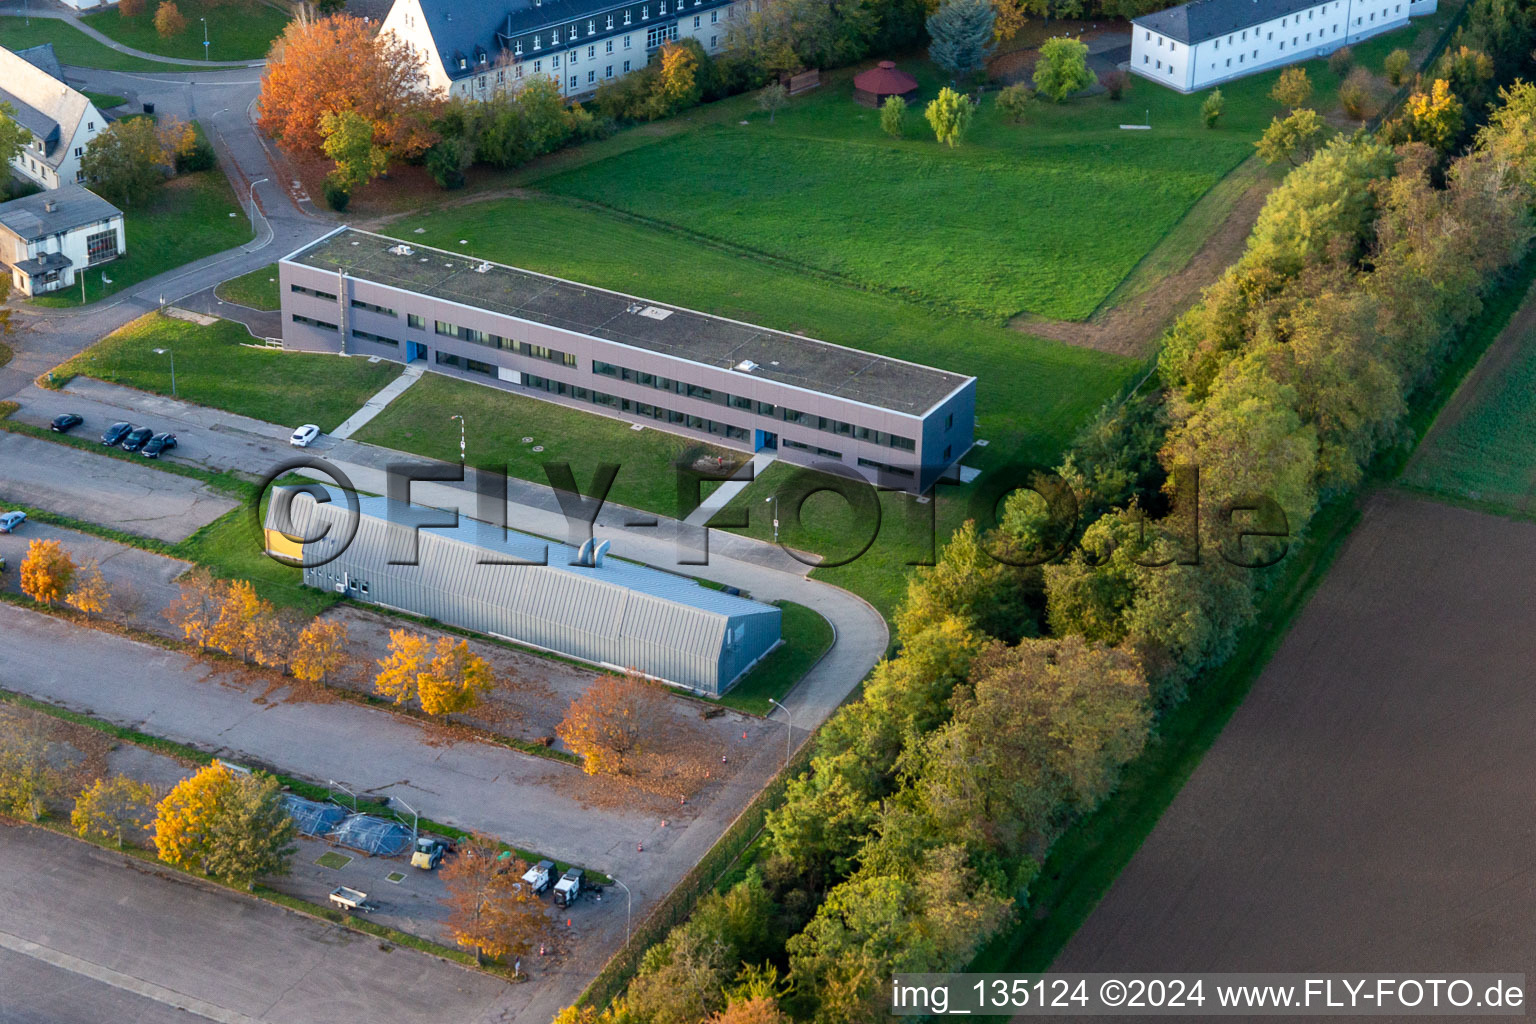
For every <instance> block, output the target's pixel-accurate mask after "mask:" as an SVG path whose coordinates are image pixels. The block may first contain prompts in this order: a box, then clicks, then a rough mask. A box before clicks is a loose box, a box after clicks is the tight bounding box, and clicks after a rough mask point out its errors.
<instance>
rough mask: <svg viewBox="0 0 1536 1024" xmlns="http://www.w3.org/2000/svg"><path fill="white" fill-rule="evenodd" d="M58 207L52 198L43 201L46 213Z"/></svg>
mask: <svg viewBox="0 0 1536 1024" xmlns="http://www.w3.org/2000/svg"><path fill="white" fill-rule="evenodd" d="M58 208H59V204H58V203H57V202H55V201H54V200H52V199H49V200H48V201H47V202H45V203H43V209H44V210H45V211H47V212H48V213H53V212H54V211H55V210H57V209H58Z"/></svg>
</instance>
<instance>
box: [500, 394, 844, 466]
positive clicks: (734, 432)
mask: <svg viewBox="0 0 1536 1024" xmlns="http://www.w3.org/2000/svg"><path fill="white" fill-rule="evenodd" d="M523 383H524V384H526V385H527V386H528V387H530V388H534V389H536V390H539V391H548V392H549V393H550V394H554V395H566V396H569V397H571V398H575V399H577V400H579V401H583V402H591V403H592V404H593V405H601V406H606V407H607V408H609V409H614V410H617V411H619V412H622V413H628V414H629V415H631V416H645V417H649V418H651V419H654V420H665V421H666V422H668V423H673V424H677V425H679V426H684V427H688V428H689V429H690V430H702V431H704V432H706V433H710V434H714V435H716V436H718V437H724V438H728V439H730V440H732V441H741V442H746V441H749V440H751V438H752V435H751V433H750V432H748V431H747V430H745V429H743V428H741V427H736V426H732V425H731V424H729V423H721V422H720V421H718V420H712V419H709V418H708V417H705V416H695V415H692V414H689V413H681V412H677V411H676V410H674V409H668V408H665V407H664V406H659V405H651V404H650V403H648V402H632V401H630V400H629V399H627V398H620V397H618V396H617V395H610V394H607V393H606V392H602V391H594V390H593V389H591V388H583V387H577V386H576V385H574V384H567V383H565V382H564V381H560V380H550V379H549V378H548V377H538V376H535V375H533V374H524V375H523ZM836 457H837V458H842V456H840V455H839V456H836Z"/></svg>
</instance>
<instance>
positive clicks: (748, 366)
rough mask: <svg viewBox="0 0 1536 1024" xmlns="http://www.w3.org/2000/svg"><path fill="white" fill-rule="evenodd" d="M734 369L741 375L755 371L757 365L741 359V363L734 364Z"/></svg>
mask: <svg viewBox="0 0 1536 1024" xmlns="http://www.w3.org/2000/svg"><path fill="white" fill-rule="evenodd" d="M735 368H736V369H738V370H740V371H741V372H742V373H751V372H752V371H753V370H755V369H757V364H756V363H754V362H753V361H752V360H750V359H743V360H742V361H741V362H739V363H737V364H736V367H735Z"/></svg>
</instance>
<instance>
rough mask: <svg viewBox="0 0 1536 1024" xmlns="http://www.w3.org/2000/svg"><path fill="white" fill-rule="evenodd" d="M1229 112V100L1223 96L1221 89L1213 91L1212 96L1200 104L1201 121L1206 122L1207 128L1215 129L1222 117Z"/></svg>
mask: <svg viewBox="0 0 1536 1024" xmlns="http://www.w3.org/2000/svg"><path fill="white" fill-rule="evenodd" d="M1226 111H1227V99H1226V97H1225V96H1223V95H1222V94H1221V90H1220V89H1212V90H1211V94H1210V95H1209V96H1207V97H1206V98H1205V102H1204V103H1201V104H1200V120H1201V121H1203V122H1205V126H1206V127H1207V128H1215V127H1216V123H1217V122H1218V121H1220V120H1221V115H1222V114H1224V113H1226Z"/></svg>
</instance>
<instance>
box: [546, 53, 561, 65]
mask: <svg viewBox="0 0 1536 1024" xmlns="http://www.w3.org/2000/svg"><path fill="white" fill-rule="evenodd" d="M549 66H550V67H552V68H557V67H559V66H560V55H559V54H558V53H557V54H555V55H554V56H553V57H551V58H549Z"/></svg>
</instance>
